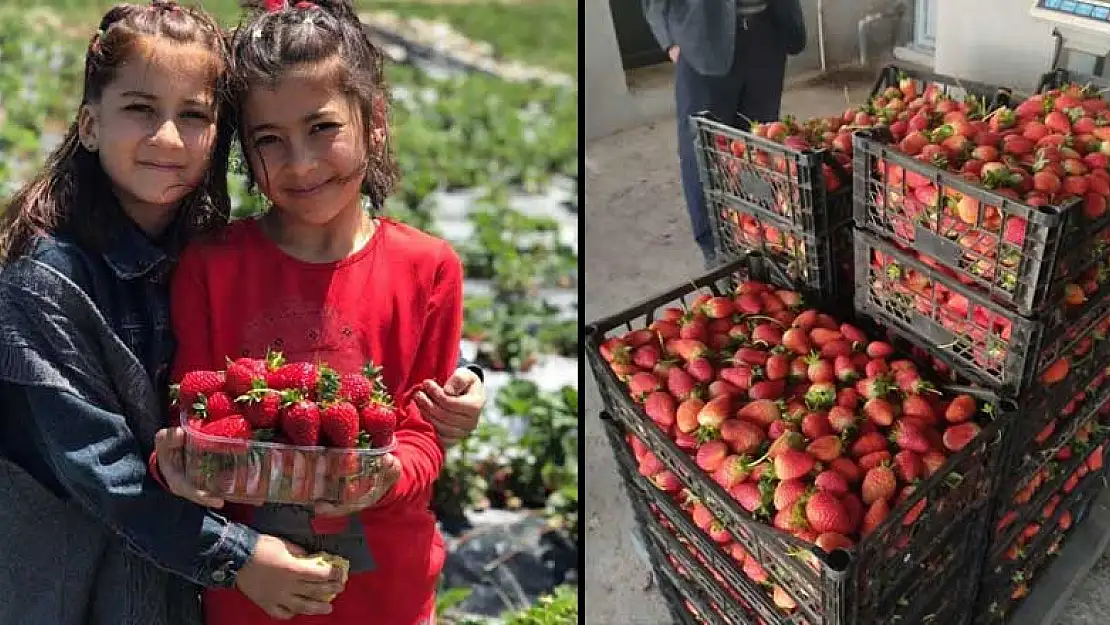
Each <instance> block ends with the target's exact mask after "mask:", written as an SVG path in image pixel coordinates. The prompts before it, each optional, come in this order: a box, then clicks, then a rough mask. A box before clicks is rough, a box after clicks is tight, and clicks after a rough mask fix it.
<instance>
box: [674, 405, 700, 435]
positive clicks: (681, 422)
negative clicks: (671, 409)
mask: <svg viewBox="0 0 1110 625" xmlns="http://www.w3.org/2000/svg"><path fill="white" fill-rule="evenodd" d="M704 406H705V402H703V401H702V400H700V399H698V398H697V397H691V398H689V399H687V400H685V401H683V402H682V403H681V404H679V405H678V410H677V411H675V424H676V425H677V426H678V431H679V432H681V433H683V434H693V433H694V431H696V430H697V429H698V413H699V412H701V409H702V408H703V407H704Z"/></svg>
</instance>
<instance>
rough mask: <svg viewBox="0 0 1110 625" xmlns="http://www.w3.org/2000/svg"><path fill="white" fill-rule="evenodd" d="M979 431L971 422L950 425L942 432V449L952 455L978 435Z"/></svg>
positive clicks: (977, 426) (975, 424)
mask: <svg viewBox="0 0 1110 625" xmlns="http://www.w3.org/2000/svg"><path fill="white" fill-rule="evenodd" d="M980 429H981V428H980V427H979V425H978V424H977V423H974V422H972V421H968V422H965V423H960V424H958V425H951V426H949V427H948V428H947V429H945V430H944V447H945V448H946V449H948V451H951V452H953V453H954V452H957V451H960V450H961V449H963V448H964V447H967V445H968V443H970V442H971V441H972V440H974V439H975V437H976V436H978V435H979V431H980Z"/></svg>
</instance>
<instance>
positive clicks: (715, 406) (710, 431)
mask: <svg viewBox="0 0 1110 625" xmlns="http://www.w3.org/2000/svg"><path fill="white" fill-rule="evenodd" d="M731 413H732V398H731V397H730V396H728V395H722V396H721V397H715V398H713V399H711V400H709V401H708V402H706V404H705V405H704V406H702V408H701V410H699V411H698V417H697V419H698V426H699V427H698V435H699V436H702V437H706V438H716V437H717V436H718V428H720V427H721V423H723V422H724V421H725V419H728V417H729V415H730V414H731Z"/></svg>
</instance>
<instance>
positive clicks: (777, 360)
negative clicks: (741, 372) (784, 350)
mask: <svg viewBox="0 0 1110 625" xmlns="http://www.w3.org/2000/svg"><path fill="white" fill-rule="evenodd" d="M763 370H764V374H765V375H766V376H767V379H768V380H784V379H786V378H787V377H789V376H790V357H789V356H786V355H784V354H774V355H772V356H771V357H770V358H768V359H767V364H766V365H765V366H764V367H763Z"/></svg>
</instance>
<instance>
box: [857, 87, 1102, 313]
mask: <svg viewBox="0 0 1110 625" xmlns="http://www.w3.org/2000/svg"><path fill="white" fill-rule="evenodd" d="M1108 110H1110V109H1108V106H1107V103H1106V102H1105V101H1104V100H1103V99H1102V97H1101V96H1100V95H1099V94H1098V93H1097V92H1095V91H1093V90H1089V89H1086V88H1084V87H1081V86H1079V85H1074V84H1073V85H1066V86H1064V87H1062V88H1058V89H1052V90H1049V91H1047V92H1045V93H1043V94H1038V95H1035V96H1032V97H1031V98H1030V99H1029V100H1026V101H1025V102H1022V103H1021V104H1019V105H1017V106H1016V107H1015V108H1013V109H1011V108H1008V107H1001V108H998V109H996V110H994V111H992V112H990V113H989V114H988V115H987V116H986V117H984V118H982V119H975V118H973V117H969V116H966V115H963V114H960V113H952V114H945V115H944V116H943V120H942V121H943V124H941V125H939V126H932V125H925V126H923V127H921V128H917V129H914V130H911V131H910V132H908V133H906V134H905V135H901V136H900V135H899V134H898V133H895V132H893V130H894V129H893V128H891V129H890V130H891V134H892V135H893V137H892V139H893V143H890V147H892V148H894V150H886V149H885V148H879V147H877V145H876V144H875V143H874V142H873V140H872V139H871V138H870V137H867V138H864V139H863V144H864V145H865V146H866V149H865V150H863V154H864V158H863V159H862V162H865V163H866V166H867V167H870V168H871V170H872V172H871V173H872V174H873V176H874V178H873V179H872V180H870V181H868V182H865V183H864V184H865V186H864V187H861V188H858V189H857V195H859V196H860V198H859V199H860V205H861V209H860V210H859V212H857V216H856V218H857V222H859V223H860V225H861V226H863V227H866V228H868V229H871V230H874V231H877V232H879V233H881V234H883V235H884V236H885V237H888V238H891V239H893V240H895V241H897V242H898V243H899V244H901V245H903V246H905V247H907V248H914V249H918V250H920V251H930V250H932V251H935V252H936V253H939V254H941V256H940V257H938V258H935V259H933V260H932V262H931V264H932V265H933V266H935V267H942V268H944V269H946V270H948V271H950V272H951V273H952V276H953V277H954V278H957V279H959V280H960V281H961V282H963V283H964V284H968V285H975V286H976V287H977V288H980V289H982V290H984V291H985V292H986V293H988V294H989V295H990V296H992V297H995V298H997V299H999V300H1000V301H1003V302H1005V303H1007V304H1011V305H1014V306H1016V307H1017V309H1018V311H1019V312H1020V313H1021V314H1025V315H1029V314H1032V313H1033V312H1035V311H1037V310H1040V309H1042V308H1043V307H1045V306H1056V305H1058V306H1063V307H1077V306H1082V305H1083V304H1085V303H1086V302H1087V301H1089V300H1091V299H1095V296H1096V294H1099V297H1101V295H1102V289H1103V287H1104V286H1105V285H1106V282H1107V278H1108V273H1107V272H1108V266H1107V264H1106V262H1105V260H1106V256H1107V251H1108V247H1107V242H1108V240H1110V229H1107V228H1106V227H1105V225H1106V224H1105V218H1106V217H1107V215H1108V214H1110V211H1108V208H1107V207H1108V198H1110V169H1108V165H1110V157H1108V154H1110V142H1107V140H1108V139H1110V134H1108V133H1106V132H1104V128H1103V127H1102V126H1103V125H1104V124H1105V123H1107V122H1108V121H1110V112H1108ZM927 117H928V116H927ZM932 119H939V117H937V116H934V117H932ZM870 136H871V137H876V138H879V137H881V135H880V134H873V135H870ZM888 139H889V138H888ZM888 139H882V142H884V143H886V142H887V141H888ZM1104 145H1105V146H1106V147H1103V146H1104ZM895 153H897V154H901V155H905V156H908V157H911V158H912V160H913V161H917V162H920V163H921V164H922V165H924V166H916V167H911V166H910V165H909V164H908V163H907V162H906V161H901V160H899V159H896V158H894V156H893V154H895ZM895 161H897V162H895ZM909 162H910V163H912V161H909ZM930 165H931V166H933V167H936V168H937V169H930V168H929V167H927V166H930ZM856 166H857V167H860V166H861V163H857V164H856ZM1091 226H1098V228H1099V229H1098V230H1093V229H1092V228H1091ZM1050 270H1051V274H1050V273H1049V272H1050Z"/></svg>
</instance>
